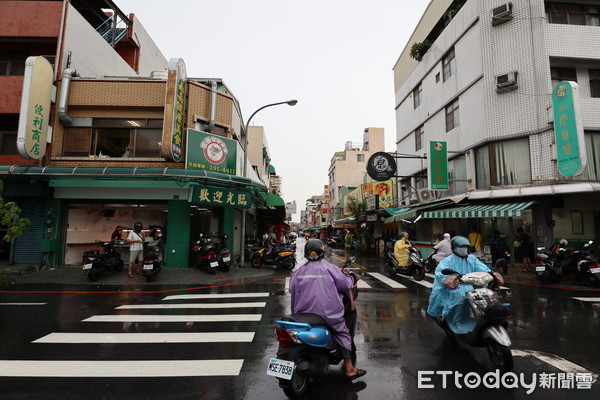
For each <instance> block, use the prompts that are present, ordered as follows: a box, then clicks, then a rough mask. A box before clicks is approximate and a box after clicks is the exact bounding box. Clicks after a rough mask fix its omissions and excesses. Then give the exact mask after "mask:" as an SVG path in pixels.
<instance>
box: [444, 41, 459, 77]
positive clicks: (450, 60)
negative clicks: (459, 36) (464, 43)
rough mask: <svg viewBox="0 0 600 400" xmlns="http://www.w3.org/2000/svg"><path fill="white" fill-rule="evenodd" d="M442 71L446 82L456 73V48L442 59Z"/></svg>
mask: <svg viewBox="0 0 600 400" xmlns="http://www.w3.org/2000/svg"><path fill="white" fill-rule="evenodd" d="M442 70H443V73H444V82H446V80H448V78H450V77H451V76H452V75H453V74H454V73H455V72H456V58H455V57H454V47H453V48H452V49H450V51H449V52H448V53H447V54H446V55H445V56H444V58H443V59H442Z"/></svg>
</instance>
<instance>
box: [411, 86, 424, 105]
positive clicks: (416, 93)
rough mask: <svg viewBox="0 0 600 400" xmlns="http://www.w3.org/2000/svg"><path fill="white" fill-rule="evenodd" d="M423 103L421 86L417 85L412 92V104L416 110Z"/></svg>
mask: <svg viewBox="0 0 600 400" xmlns="http://www.w3.org/2000/svg"><path fill="white" fill-rule="evenodd" d="M422 102H423V84H422V83H419V84H418V85H417V87H416V88H415V89H414V90H413V104H414V108H415V109H416V108H417V107H419V106H420V105H421V103H422Z"/></svg>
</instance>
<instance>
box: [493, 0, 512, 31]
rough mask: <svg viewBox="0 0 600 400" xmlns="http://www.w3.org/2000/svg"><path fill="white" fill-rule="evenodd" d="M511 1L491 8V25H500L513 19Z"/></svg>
mask: <svg viewBox="0 0 600 400" xmlns="http://www.w3.org/2000/svg"><path fill="white" fill-rule="evenodd" d="M512 9H513V5H512V3H506V4H502V5H501V6H500V7H496V8H494V9H493V10H492V26H496V25H500V24H503V23H505V22H508V21H510V20H511V19H513V12H512Z"/></svg>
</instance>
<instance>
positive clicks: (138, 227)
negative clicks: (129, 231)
mask: <svg viewBox="0 0 600 400" xmlns="http://www.w3.org/2000/svg"><path fill="white" fill-rule="evenodd" d="M143 227H144V225H142V223H141V222H136V223H135V224H133V230H134V231H135V232H137V233H140V232H141V231H142V228H143Z"/></svg>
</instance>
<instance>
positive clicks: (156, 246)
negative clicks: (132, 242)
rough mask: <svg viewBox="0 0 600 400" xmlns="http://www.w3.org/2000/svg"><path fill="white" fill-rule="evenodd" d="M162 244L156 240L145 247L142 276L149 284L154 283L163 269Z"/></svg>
mask: <svg viewBox="0 0 600 400" xmlns="http://www.w3.org/2000/svg"><path fill="white" fill-rule="evenodd" d="M161 244H162V243H161V242H160V239H159V240H154V241H152V242H149V243H148V244H146V245H145V246H144V259H143V261H144V262H143V263H142V276H143V277H145V278H146V279H147V280H148V282H152V281H153V280H154V278H156V275H158V273H159V272H160V270H161V269H162V267H161V257H162V253H163V252H162V249H161Z"/></svg>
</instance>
